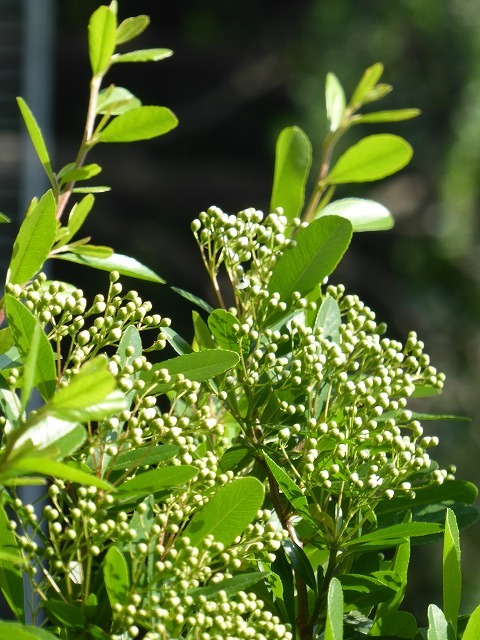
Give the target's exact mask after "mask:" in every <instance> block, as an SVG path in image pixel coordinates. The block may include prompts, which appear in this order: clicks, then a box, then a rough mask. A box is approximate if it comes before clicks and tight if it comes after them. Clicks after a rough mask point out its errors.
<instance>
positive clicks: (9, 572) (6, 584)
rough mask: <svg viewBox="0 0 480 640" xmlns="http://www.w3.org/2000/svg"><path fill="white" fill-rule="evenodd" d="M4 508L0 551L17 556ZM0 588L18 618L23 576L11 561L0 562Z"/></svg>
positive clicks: (22, 608)
mask: <svg viewBox="0 0 480 640" xmlns="http://www.w3.org/2000/svg"><path fill="white" fill-rule="evenodd" d="M8 520H9V519H8V518H7V514H6V513H5V509H4V508H3V506H2V505H0V551H2V552H4V553H9V554H12V555H13V556H17V555H18V553H19V550H18V546H17V540H16V537H15V534H14V533H13V531H12V530H11V529H10V528H9V527H8ZM0 589H1V591H2V594H3V597H4V598H5V600H6V601H7V603H8V606H9V607H10V609H11V610H12V612H13V614H14V615H15V617H16V618H17V619H18V620H23V619H24V615H25V602H24V594H23V577H22V571H21V569H20V568H19V567H17V566H15V565H14V564H11V563H5V562H0ZM1 633H2V631H1V623H0V638H1Z"/></svg>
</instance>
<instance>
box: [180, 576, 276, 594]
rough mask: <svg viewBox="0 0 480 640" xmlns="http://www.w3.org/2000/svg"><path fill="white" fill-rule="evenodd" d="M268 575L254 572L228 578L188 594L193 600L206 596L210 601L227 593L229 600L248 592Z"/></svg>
mask: <svg viewBox="0 0 480 640" xmlns="http://www.w3.org/2000/svg"><path fill="white" fill-rule="evenodd" d="M266 575H267V574H266V573H265V572H263V571H253V572H251V573H241V574H239V575H237V576H233V578H227V579H226V580H221V581H220V582H217V583H215V584H210V585H208V587H197V588H196V589H192V590H191V591H189V592H188V595H189V596H192V598H198V597H200V596H204V597H205V598H208V599H209V600H212V599H214V597H215V596H217V595H218V593H219V592H220V591H222V592H225V593H226V594H227V596H228V597H229V598H231V597H232V596H234V595H235V594H236V593H238V592H239V591H246V590H247V589H250V587H253V585H255V584H257V583H258V582H260V580H263V579H264V578H265V576H266Z"/></svg>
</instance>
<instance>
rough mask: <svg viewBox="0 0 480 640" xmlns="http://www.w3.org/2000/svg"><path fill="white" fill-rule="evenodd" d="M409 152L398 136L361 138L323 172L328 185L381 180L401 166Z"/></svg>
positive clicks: (410, 153) (388, 134)
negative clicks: (325, 174)
mask: <svg viewBox="0 0 480 640" xmlns="http://www.w3.org/2000/svg"><path fill="white" fill-rule="evenodd" d="M412 155H413V150H412V147H411V146H410V145H409V144H408V142H407V141H406V140H404V139H403V138H401V137H400V136H396V135H393V134H391V133H379V134H374V135H372V136H367V137H366V138H362V139H361V140H360V141H359V142H357V143H356V144H354V145H353V146H352V147H349V148H348V149H347V150H346V151H345V153H344V154H343V155H342V156H340V158H339V159H338V160H337V163H336V164H335V166H334V167H333V168H332V169H331V171H330V172H329V174H328V175H327V177H326V179H325V181H326V182H327V183H328V184H342V183H347V182H370V181H373V180H381V179H382V178H385V177H386V176H390V175H392V174H393V173H396V172H397V171H400V169H403V168H404V167H405V166H406V165H407V164H408V163H409V162H410V159H411V157H412Z"/></svg>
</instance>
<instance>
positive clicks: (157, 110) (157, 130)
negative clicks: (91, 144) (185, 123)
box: [97, 106, 178, 142]
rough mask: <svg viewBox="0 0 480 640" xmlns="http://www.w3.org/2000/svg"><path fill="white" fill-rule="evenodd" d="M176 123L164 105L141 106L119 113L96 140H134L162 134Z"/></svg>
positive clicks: (147, 138) (175, 119)
mask: <svg viewBox="0 0 480 640" xmlns="http://www.w3.org/2000/svg"><path fill="white" fill-rule="evenodd" d="M177 124H178V120H177V118H176V117H175V116H174V114H173V113H172V112H171V111H170V109H167V108H166V107H156V106H153V107H152V106H147V107H145V106H142V107H136V108H135V109H131V110H130V111H127V112H126V113H121V114H120V115H118V116H117V117H116V118H115V119H114V120H112V121H111V122H109V124H107V126H106V127H105V129H103V130H102V131H101V132H100V133H99V134H98V136H97V141H98V142H136V141H138V140H149V139H151V138H156V137H157V136H161V135H164V134H165V133H168V132H169V131H171V130H172V129H174V128H175V127H176V126H177Z"/></svg>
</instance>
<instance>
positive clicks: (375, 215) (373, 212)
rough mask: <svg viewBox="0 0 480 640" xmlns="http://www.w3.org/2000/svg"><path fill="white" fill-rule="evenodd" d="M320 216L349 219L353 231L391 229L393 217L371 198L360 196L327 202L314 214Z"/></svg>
mask: <svg viewBox="0 0 480 640" xmlns="http://www.w3.org/2000/svg"><path fill="white" fill-rule="evenodd" d="M320 216H341V217H342V218H346V219H347V220H350V222H351V223H352V227H353V231H354V232H360V231H385V230H387V229H391V228H392V227H393V224H394V219H393V216H392V214H391V213H390V211H389V210H388V209H387V208H386V207H384V206H383V204H380V203H379V202H374V201H373V200H364V199H362V198H343V199H342V200H335V202H331V203H330V204H327V206H326V207H324V208H323V209H321V210H320V211H318V212H317V213H316V214H315V217H316V218H319V217H320Z"/></svg>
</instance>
